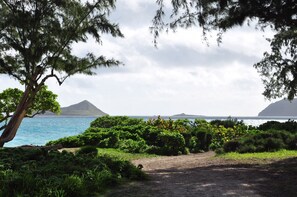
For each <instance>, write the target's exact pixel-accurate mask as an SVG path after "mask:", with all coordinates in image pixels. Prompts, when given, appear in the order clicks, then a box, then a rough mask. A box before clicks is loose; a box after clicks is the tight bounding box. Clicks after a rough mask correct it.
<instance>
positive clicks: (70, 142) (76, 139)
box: [46, 135, 84, 148]
mask: <svg viewBox="0 0 297 197" xmlns="http://www.w3.org/2000/svg"><path fill="white" fill-rule="evenodd" d="M57 144H61V145H62V146H63V147H64V148H72V147H81V146H83V145H84V142H83V141H82V140H81V138H80V135H78V136H70V137H64V138H61V139H58V140H55V141H49V142H48V143H47V144H46V145H48V146H50V145H57Z"/></svg>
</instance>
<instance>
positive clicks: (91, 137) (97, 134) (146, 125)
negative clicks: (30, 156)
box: [48, 116, 249, 155]
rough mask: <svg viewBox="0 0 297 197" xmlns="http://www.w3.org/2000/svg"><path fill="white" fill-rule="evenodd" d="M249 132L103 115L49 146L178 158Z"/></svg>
mask: <svg viewBox="0 0 297 197" xmlns="http://www.w3.org/2000/svg"><path fill="white" fill-rule="evenodd" d="M217 123H218V121H217ZM220 123H221V122H220ZM223 123H224V122H222V124H223ZM248 132H249V130H247V126H246V125H244V124H243V123H241V122H239V123H238V124H234V126H233V127H231V126H230V125H229V127H228V128H225V127H224V126H222V125H219V126H218V124H214V125H212V124H211V123H209V122H207V121H205V120H199V119H196V120H195V121H189V120H171V119H169V120H164V119H162V118H161V117H158V118H157V119H150V120H148V121H147V122H144V121H143V120H140V119H135V118H129V117H126V116H124V117H121V116H116V117H112V116H103V117H100V118H98V119H96V120H94V121H93V122H92V123H91V127H90V128H88V129H87V130H86V131H85V132H84V133H82V134H80V135H77V136H72V137H66V138H62V139H59V140H56V141H51V142H49V143H48V145H54V144H61V145H63V147H80V146H88V145H91V146H96V147H100V148H117V149H120V150H123V151H125V152H130V153H153V154H158V155H179V154H187V153H188V152H200V151H208V150H209V149H213V150H215V149H218V148H222V147H223V145H224V143H226V142H228V141H230V140H232V139H234V138H237V137H239V136H243V135H245V134H246V133H248Z"/></svg>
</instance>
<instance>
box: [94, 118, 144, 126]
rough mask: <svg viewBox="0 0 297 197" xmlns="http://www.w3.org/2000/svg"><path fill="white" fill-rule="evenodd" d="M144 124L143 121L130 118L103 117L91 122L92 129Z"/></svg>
mask: <svg viewBox="0 0 297 197" xmlns="http://www.w3.org/2000/svg"><path fill="white" fill-rule="evenodd" d="M142 122H143V120H142V119H136V118H129V117H128V116H102V117H99V118H97V119H96V120H94V121H93V122H91V127H95V128H112V127H114V126H132V125H138V124H141V123H142Z"/></svg>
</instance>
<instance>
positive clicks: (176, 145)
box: [156, 130, 186, 155]
mask: <svg viewBox="0 0 297 197" xmlns="http://www.w3.org/2000/svg"><path fill="white" fill-rule="evenodd" d="M157 146H158V147H159V149H157V152H156V154H161V155H180V154H183V153H185V152H186V150H185V148H186V147H185V139H184V137H183V136H182V135H181V134H180V133H178V132H170V131H166V130H165V131H163V132H161V133H160V134H159V135H158V139H157Z"/></svg>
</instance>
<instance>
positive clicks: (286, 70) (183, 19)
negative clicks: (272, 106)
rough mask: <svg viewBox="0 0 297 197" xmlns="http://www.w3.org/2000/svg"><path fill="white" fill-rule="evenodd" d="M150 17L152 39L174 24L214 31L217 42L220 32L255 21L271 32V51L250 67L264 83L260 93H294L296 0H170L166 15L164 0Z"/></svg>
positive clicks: (296, 81) (296, 75)
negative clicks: (262, 90) (263, 89)
mask: <svg viewBox="0 0 297 197" xmlns="http://www.w3.org/2000/svg"><path fill="white" fill-rule="evenodd" d="M157 4H158V6H159V8H158V10H157V12H156V15H155V17H154V19H153V27H151V31H152V33H153V34H154V36H155V44H156V39H157V37H158V36H159V33H160V32H161V31H163V30H169V29H172V30H175V29H176V28H178V27H182V28H188V27H192V26H196V25H198V26H200V27H202V30H203V34H204V35H206V34H207V33H208V32H209V31H212V30H217V31H218V32H219V33H218V42H221V38H222V34H223V33H224V32H225V31H227V30H229V29H231V28H233V27H235V26H242V25H243V24H245V23H248V24H251V22H254V23H256V28H260V29H262V30H264V29H265V28H266V27H269V28H271V29H272V30H274V31H275V35H274V37H273V38H272V39H268V41H269V42H270V46H271V52H265V53H264V57H263V59H262V60H261V61H260V62H258V63H256V64H255V65H254V67H255V68H256V69H257V70H258V72H259V73H260V75H261V76H262V79H263V83H264V85H265V91H264V93H263V95H264V96H265V97H266V98H268V99H271V98H278V97H282V96H286V97H287V98H288V99H289V100H292V99H293V98H294V96H295V95H296V94H297V53H296V52H297V15H296V13H297V1H296V0H195V1H194V0H172V1H171V5H172V9H171V10H172V11H171V12H170V16H168V10H169V9H168V7H166V6H165V0H158V1H157Z"/></svg>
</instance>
